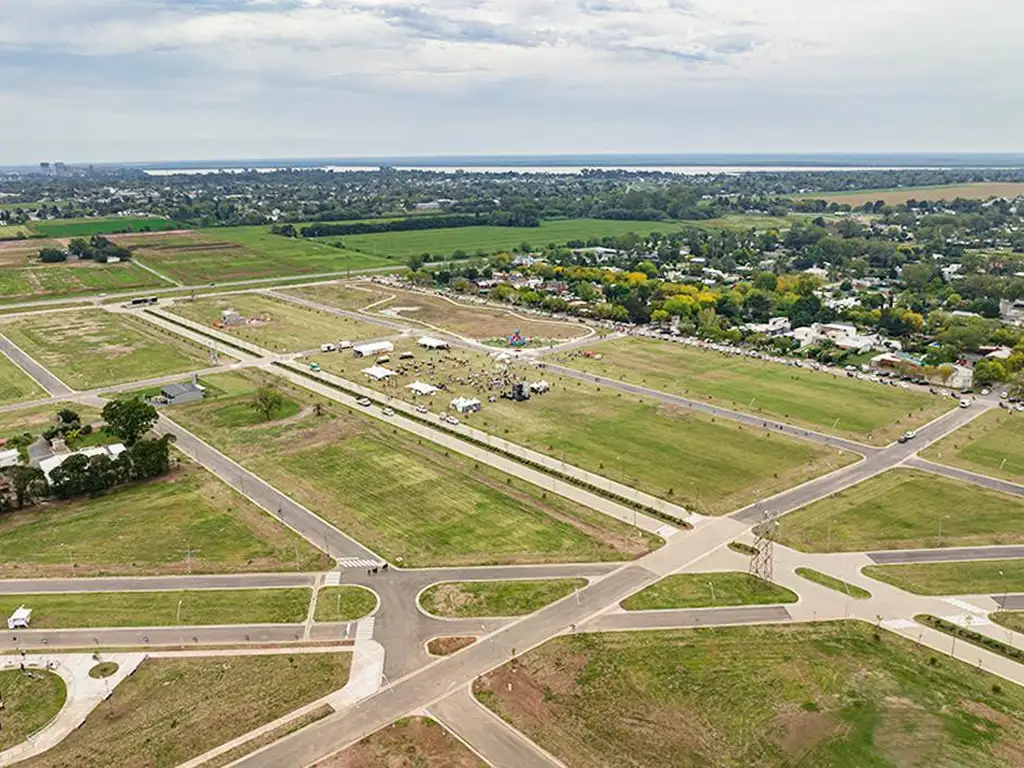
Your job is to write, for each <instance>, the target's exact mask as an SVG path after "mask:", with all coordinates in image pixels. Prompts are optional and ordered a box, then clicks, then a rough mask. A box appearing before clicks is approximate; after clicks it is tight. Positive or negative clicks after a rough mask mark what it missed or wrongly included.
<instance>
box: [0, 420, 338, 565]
mask: <svg viewBox="0 0 1024 768" xmlns="http://www.w3.org/2000/svg"><path fill="white" fill-rule="evenodd" d="M83 418H84V416H83ZM189 547H191V549H192V556H191V570H192V572H194V573H221V572H229V573H230V572H243V571H249V572H264V571H282V570H296V569H297V568H300V569H302V570H319V569H323V568H326V567H327V566H328V564H329V562H328V559H327V556H326V555H325V554H323V553H321V552H319V551H317V550H316V549H314V548H313V547H312V546H311V545H310V544H309V543H308V542H307V541H306V540H305V539H302V538H300V537H299V536H298V535H297V534H295V533H293V532H292V531H291V530H289V529H288V528H286V527H284V526H283V525H281V524H280V523H278V522H277V521H276V520H274V519H273V518H272V517H270V516H269V515H268V514H266V513H265V512H263V511H262V510H261V509H259V508H258V507H256V506H255V505H254V504H252V502H250V501H249V500H248V499H246V498H244V497H243V496H241V495H239V494H237V493H235V492H234V491H233V490H232V489H231V488H230V487H228V486H227V485H225V484H224V483H222V482H221V481H220V480H218V479H217V478H216V477H215V476H213V475H212V474H210V473H208V472H206V471H205V470H203V469H201V468H199V467H196V466H193V465H189V464H183V465H182V467H181V468H180V469H178V470H176V471H175V472H173V473H172V474H171V475H169V476H167V477H164V478H159V479H157V480H154V481H152V482H147V483H141V484H138V485H131V486H124V487H122V488H119V489H117V490H114V491H112V492H110V493H107V494H105V495H103V496H99V497H96V498H82V499H75V500H72V501H67V502H54V503H50V504H45V505H42V506H36V507H31V508H28V509H25V510H21V511H17V512H11V513H8V514H5V515H0V576H2V577H3V578H19V577H20V578H29V577H63V576H68V575H70V572H71V562H72V561H73V562H74V564H75V575H77V576H100V575H112V574H125V575H131V574H135V575H151V574H181V573H185V572H186V571H187V570H188V568H189V564H188V551H189Z"/></svg>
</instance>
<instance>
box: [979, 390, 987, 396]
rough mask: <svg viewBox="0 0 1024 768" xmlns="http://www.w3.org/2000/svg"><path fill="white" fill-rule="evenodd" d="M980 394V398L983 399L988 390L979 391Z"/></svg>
mask: <svg viewBox="0 0 1024 768" xmlns="http://www.w3.org/2000/svg"><path fill="white" fill-rule="evenodd" d="M980 394H981V395H982V397H984V396H985V395H987V394H989V390H987V389H983V390H981V392H980Z"/></svg>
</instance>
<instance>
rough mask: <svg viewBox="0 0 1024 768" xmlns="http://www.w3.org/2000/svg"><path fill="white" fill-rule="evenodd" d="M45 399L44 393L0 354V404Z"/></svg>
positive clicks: (29, 377)
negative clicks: (38, 398)
mask: <svg viewBox="0 0 1024 768" xmlns="http://www.w3.org/2000/svg"><path fill="white" fill-rule="evenodd" d="M37 397H46V392H45V390H43V388H42V387H40V386H39V385H38V384H36V382H35V381H34V380H33V379H32V377H31V376H29V375H28V374H27V373H25V372H24V371H23V370H21V368H19V367H18V366H17V365H15V364H14V362H13V361H12V360H10V358H8V357H7V356H6V355H3V354H0V404H6V403H17V402H19V401H21V400H32V399H35V398H37Z"/></svg>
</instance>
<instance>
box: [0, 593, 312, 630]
mask: <svg viewBox="0 0 1024 768" xmlns="http://www.w3.org/2000/svg"><path fill="white" fill-rule="evenodd" d="M310 595H311V591H310V590H309V589H235V590H215V589H203V590H196V591H192V592H187V591H181V592H75V593H71V594H45V595H3V596H0V612H2V613H5V615H7V616H9V615H10V614H11V613H13V612H14V610H15V609H16V608H18V606H21V605H25V606H28V607H29V608H31V609H32V627H33V628H35V629H51V628H52V629H71V628H76V627H96V626H101V627H174V626H178V625H181V626H192V625H209V624H297V623H300V622H302V621H303V620H304V619H305V618H306V613H307V610H308V608H309V598H310Z"/></svg>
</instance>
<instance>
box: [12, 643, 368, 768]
mask: <svg viewBox="0 0 1024 768" xmlns="http://www.w3.org/2000/svg"><path fill="white" fill-rule="evenodd" d="M350 660H351V654H349V653H325V654H290V655H269V656H230V657H221V658H209V659H148V660H146V661H144V662H143V663H142V665H141V666H140V667H139V668H138V669H137V670H136V672H135V673H134V674H133V675H132V676H131V677H129V678H128V679H127V680H125V681H124V682H123V683H121V684H120V685H118V686H117V688H115V689H114V693H113V695H112V696H111V697H110V699H109V700H108V701H107V702H106V703H104V704H103V705H102V706H99V707H97V708H96V709H94V710H93V711H92V712H91V713H90V714H89V716H88V717H87V718H86V719H85V722H84V723H83V724H82V726H81V727H79V728H78V729H77V730H75V731H74V732H72V733H71V734H70V735H68V736H67V737H66V738H65V739H64V740H63V741H61V742H60V743H59V744H57V745H56V746H55V747H53V748H51V749H50V750H48V751H46V752H44V753H43V754H42V755H39V756H38V757H35V758H33V759H31V760H27V761H25V762H24V763H19V765H23V766H25V768H66V767H67V766H75V768H110V766H118V768H173V766H176V765H179V764H180V763H183V762H186V761H188V760H190V759H191V758H194V757H197V756H199V755H201V754H203V753H204V752H206V751H208V750H210V749H213V748H214V747H216V746H218V745H220V744H223V743H225V742H227V741H231V740H232V739H235V738H238V737H239V736H242V735H243V734H246V733H248V732H249V731H251V730H253V729H255V728H258V727H260V726H261V725H264V724H265V723H269V722H272V721H273V720H276V719H277V718H279V717H282V716H284V715H285V714H287V713H288V712H291V711H292V710H294V709H297V708H299V707H301V706H304V705H305V704H309V703H311V702H314V701H316V700H317V699H320V698H322V697H323V696H326V695H327V694H329V693H331V692H332V691H336V690H338V689H339V688H341V687H342V686H343V685H344V684H345V683H346V681H347V680H348V671H349V663H350Z"/></svg>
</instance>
